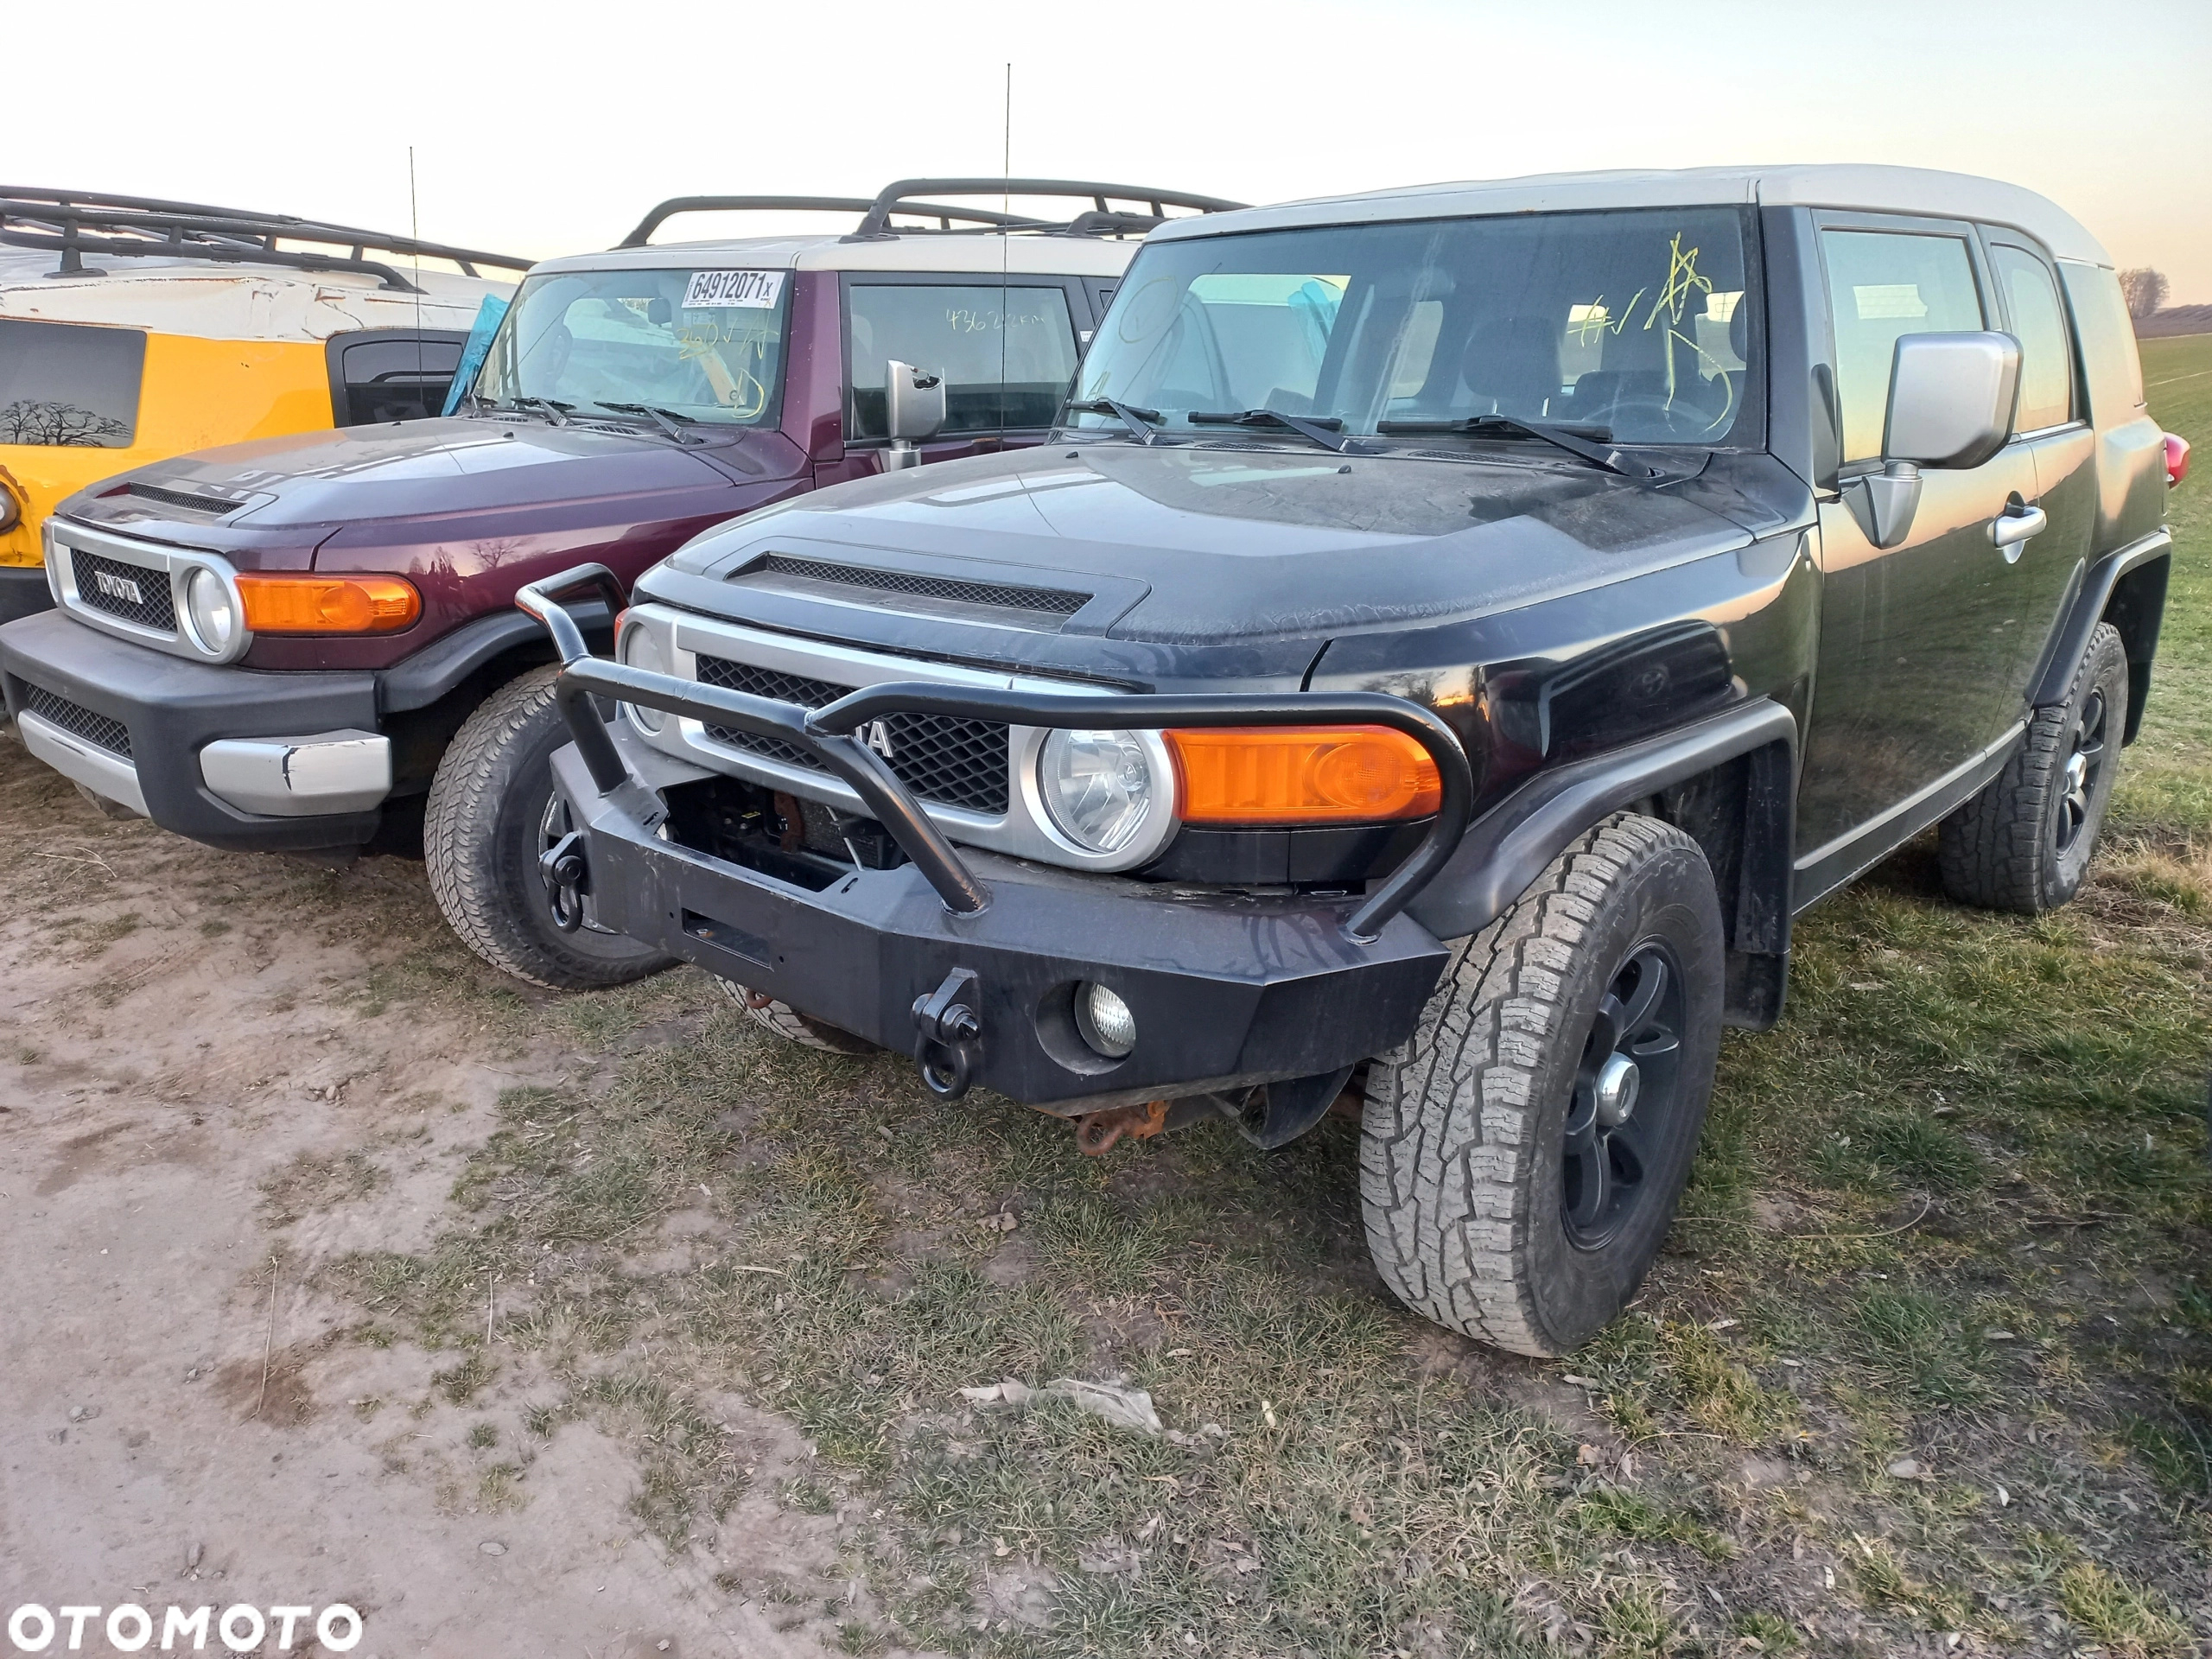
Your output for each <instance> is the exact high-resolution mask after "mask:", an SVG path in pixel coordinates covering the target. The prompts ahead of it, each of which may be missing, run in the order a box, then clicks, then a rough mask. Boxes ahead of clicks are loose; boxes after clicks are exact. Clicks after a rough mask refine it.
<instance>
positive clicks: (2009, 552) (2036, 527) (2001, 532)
mask: <svg viewBox="0 0 2212 1659" xmlns="http://www.w3.org/2000/svg"><path fill="white" fill-rule="evenodd" d="M2049 524H2050V514H2049V513H2047V512H2044V510H2043V509H2042V508H2041V507H2033V506H2030V505H2027V504H2026V503H2025V502H2018V503H2015V504H2014V505H2011V506H2008V507H2006V508H2005V511H2004V512H2000V513H1999V514H1998V515H1997V517H1996V518H1993V519H1992V520H1991V521H1990V525H1989V539H1990V540H1991V542H1993V543H1995V544H1996V547H1997V550H1998V551H1999V552H2000V553H2002V554H2004V556H2005V563H2007V564H2012V563H2015V562H2016V561H2017V560H2018V558H2019V556H2020V555H2021V554H2022V553H2024V552H2025V551H2026V550H2027V545H2028V543H2029V542H2030V541H2031V540H2032V539H2033V538H2034V537H2037V536H2040V535H2042V534H2043V532H2044V528H2045V527H2046V526H2047V525H2049Z"/></svg>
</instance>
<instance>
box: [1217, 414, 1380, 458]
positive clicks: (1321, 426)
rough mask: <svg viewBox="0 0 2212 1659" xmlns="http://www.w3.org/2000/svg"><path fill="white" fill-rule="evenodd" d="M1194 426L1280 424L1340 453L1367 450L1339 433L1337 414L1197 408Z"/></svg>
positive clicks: (1339, 422) (1342, 426) (1340, 425)
mask: <svg viewBox="0 0 2212 1659" xmlns="http://www.w3.org/2000/svg"><path fill="white" fill-rule="evenodd" d="M1186 418H1187V419H1188V420H1189V421H1190V423H1191V424H1192V426H1280V427H1281V428H1283V429H1285V430H1287V431H1291V432H1295V433H1297V434H1298V435H1299V436H1300V437H1301V438H1304V439H1306V440H1307V441H1308V442H1313V443H1318V444H1319V445H1320V446H1321V447H1322V448H1324V449H1327V450H1330V451H1332V453H1334V454H1339V455H1357V454H1365V453H1366V451H1364V450H1363V449H1361V448H1359V447H1358V446H1357V444H1355V443H1354V442H1352V440H1351V439H1350V438H1346V437H1341V436H1339V435H1338V434H1340V433H1341V432H1342V431H1343V430H1344V423H1343V422H1342V421H1340V420H1338V418H1337V417H1336V416H1333V415H1286V414H1284V413H1283V412H1282V411H1281V410H1279V409H1194V410H1192V411H1191V413H1190V415H1189V416H1187V417H1186Z"/></svg>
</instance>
